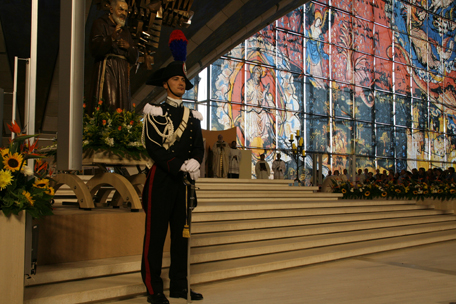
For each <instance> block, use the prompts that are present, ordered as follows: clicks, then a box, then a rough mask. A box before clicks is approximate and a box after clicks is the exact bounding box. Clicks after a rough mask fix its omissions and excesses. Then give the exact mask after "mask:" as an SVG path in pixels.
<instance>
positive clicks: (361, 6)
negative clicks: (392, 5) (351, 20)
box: [353, 0, 375, 21]
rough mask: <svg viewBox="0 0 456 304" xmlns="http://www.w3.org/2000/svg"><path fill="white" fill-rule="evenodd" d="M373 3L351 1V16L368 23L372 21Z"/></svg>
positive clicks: (362, 0)
mask: <svg viewBox="0 0 456 304" xmlns="http://www.w3.org/2000/svg"><path fill="white" fill-rule="evenodd" d="M374 6H375V4H374V1H372V0H353V14H354V15H355V16H359V17H361V18H364V19H366V20H369V21H374Z"/></svg>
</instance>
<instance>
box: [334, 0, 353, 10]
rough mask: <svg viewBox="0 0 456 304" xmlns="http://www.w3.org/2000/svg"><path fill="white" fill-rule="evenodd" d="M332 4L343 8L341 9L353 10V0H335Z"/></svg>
mask: <svg viewBox="0 0 456 304" xmlns="http://www.w3.org/2000/svg"><path fill="white" fill-rule="evenodd" d="M332 4H333V5H334V6H335V7H337V8H339V9H341V10H344V11H346V12H350V13H351V11H352V7H353V1H352V0H337V1H333V2H332Z"/></svg>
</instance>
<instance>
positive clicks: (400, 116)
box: [396, 95, 412, 128]
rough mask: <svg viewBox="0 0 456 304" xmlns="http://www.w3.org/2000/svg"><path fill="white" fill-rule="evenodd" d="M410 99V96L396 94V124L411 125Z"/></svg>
mask: <svg viewBox="0 0 456 304" xmlns="http://www.w3.org/2000/svg"><path fill="white" fill-rule="evenodd" d="M410 112H411V99H410V97H405V96H399V95H396V125H399V126H404V127H409V128H410V127H411V125H412V124H411V121H410Z"/></svg>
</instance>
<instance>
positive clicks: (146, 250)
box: [144, 165, 157, 295]
mask: <svg viewBox="0 0 456 304" xmlns="http://www.w3.org/2000/svg"><path fill="white" fill-rule="evenodd" d="M156 169H157V166H156V165H154V166H152V169H151V170H150V175H149V191H148V193H147V200H148V204H149V205H148V206H147V214H146V217H147V221H146V223H147V227H146V241H145V242H144V265H145V267H146V288H147V291H148V292H149V294H151V295H152V294H154V289H153V288H152V284H151V283H150V267H149V259H148V256H149V245H150V235H151V231H150V221H151V220H150V217H151V209H152V208H151V203H150V198H151V195H152V185H153V183H154V176H155V170H156Z"/></svg>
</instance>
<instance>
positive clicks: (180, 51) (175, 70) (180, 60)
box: [146, 30, 193, 90]
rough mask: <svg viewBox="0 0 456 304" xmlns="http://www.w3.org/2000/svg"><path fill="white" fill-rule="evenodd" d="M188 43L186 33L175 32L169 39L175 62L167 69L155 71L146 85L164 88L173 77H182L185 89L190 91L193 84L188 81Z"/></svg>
mask: <svg viewBox="0 0 456 304" xmlns="http://www.w3.org/2000/svg"><path fill="white" fill-rule="evenodd" d="M187 43H188V40H187V38H185V36H184V33H182V31H181V30H174V31H173V32H172V33H171V36H170V38H169V48H170V50H171V53H172V54H173V58H174V61H173V62H171V63H170V64H168V65H167V66H166V67H165V68H161V69H159V70H157V71H155V72H154V73H153V74H152V75H151V76H150V77H149V79H147V81H146V84H148V85H154V86H160V87H161V86H163V83H164V82H166V81H168V79H170V78H171V77H173V76H182V77H184V78H185V89H186V90H190V89H191V88H193V84H192V83H191V82H190V80H188V77H187V68H186V66H185V60H186V59H187V58H186V57H187Z"/></svg>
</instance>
